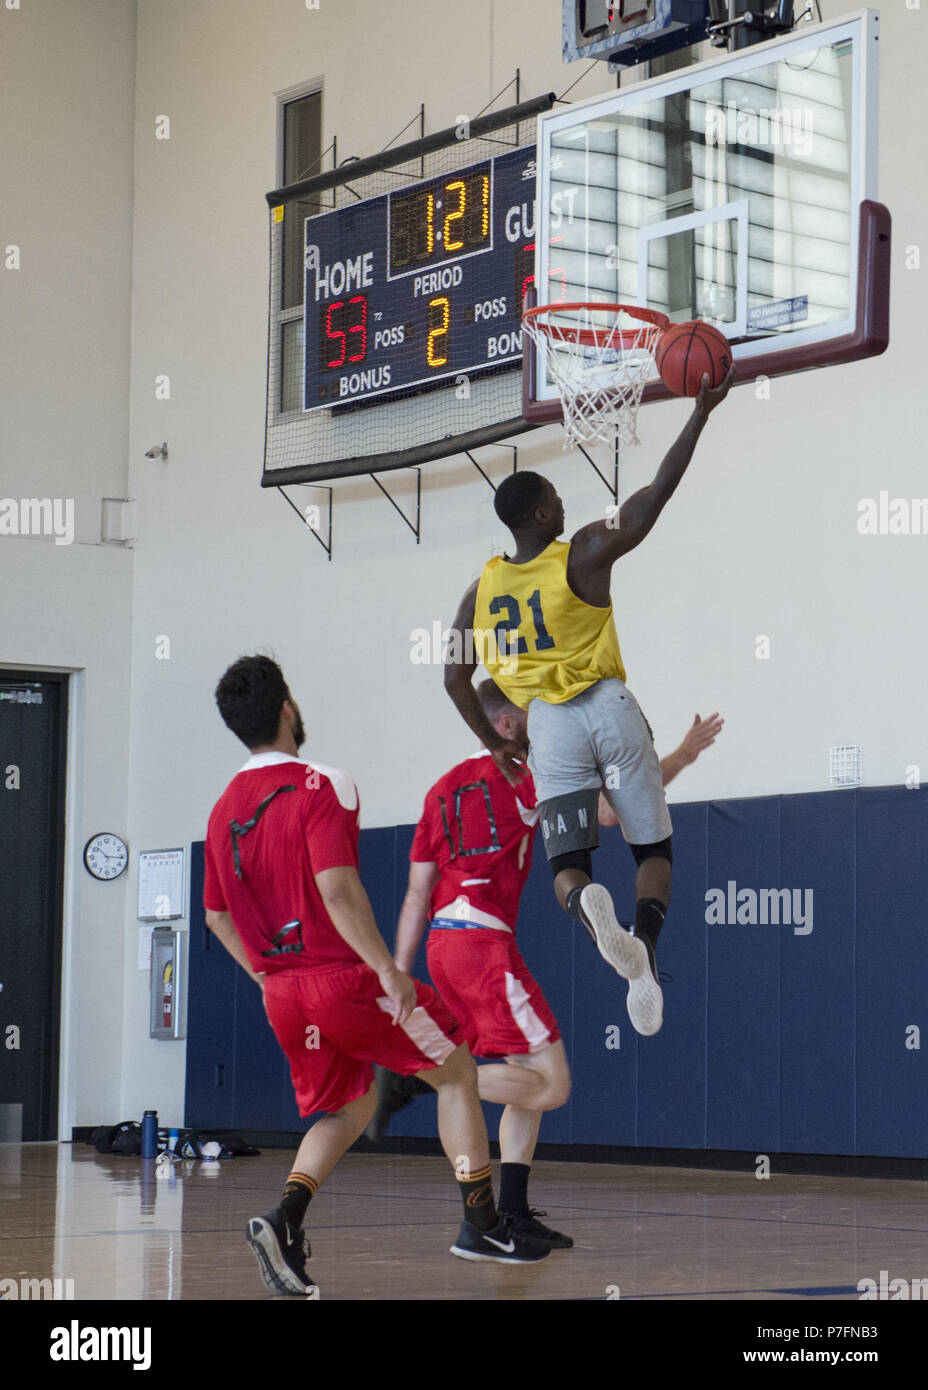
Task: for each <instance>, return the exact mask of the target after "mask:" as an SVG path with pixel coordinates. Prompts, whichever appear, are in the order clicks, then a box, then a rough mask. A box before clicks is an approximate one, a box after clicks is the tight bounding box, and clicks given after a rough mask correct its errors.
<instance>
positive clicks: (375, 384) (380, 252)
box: [303, 146, 557, 410]
mask: <svg viewBox="0 0 928 1390" xmlns="http://www.w3.org/2000/svg"><path fill="white" fill-rule="evenodd" d="M534 200H535V149H534V146H530V147H527V148H524V149H519V150H513V151H512V152H511V153H509V154H504V155H497V156H496V157H495V158H493V159H488V160H486V161H484V162H483V163H482V164H474V165H472V166H471V167H470V168H468V169H461V170H458V171H456V172H455V173H453V174H446V175H441V176H438V177H436V178H432V179H426V180H425V181H424V182H422V183H417V184H414V185H412V186H407V187H405V188H403V189H400V190H398V191H397V192H396V193H389V194H383V195H381V196H380V197H378V198H369V199H366V200H365V201H364V202H359V203H356V204H354V205H353V206H350V207H344V208H339V209H337V210H336V211H335V212H328V213H322V214H320V215H319V216H317V217H310V218H307V219H306V236H305V266H306V277H305V301H304V327H305V379H304V396H303V408H304V410H320V409H331V407H332V406H335V405H339V404H348V403H350V402H351V401H360V400H365V399H367V398H368V397H370V396H378V395H383V394H384V393H386V392H391V391H397V390H401V389H403V388H405V387H413V386H420V385H423V384H425V383H426V382H429V381H436V380H440V379H442V378H446V377H455V376H458V375H460V374H464V373H474V372H479V371H481V370H482V369H486V368H489V367H498V366H499V365H500V364H501V363H506V362H509V363H512V364H513V366H515V365H517V364H519V363H520V362H521V359H522V309H523V306H524V302H525V291H526V288H527V286H528V285H529V284H531V283H532V282H533V280H534V271H535V242H534V224H535V213H534ZM553 273H554V272H553ZM556 297H557V295H556V294H555V298H556Z"/></svg>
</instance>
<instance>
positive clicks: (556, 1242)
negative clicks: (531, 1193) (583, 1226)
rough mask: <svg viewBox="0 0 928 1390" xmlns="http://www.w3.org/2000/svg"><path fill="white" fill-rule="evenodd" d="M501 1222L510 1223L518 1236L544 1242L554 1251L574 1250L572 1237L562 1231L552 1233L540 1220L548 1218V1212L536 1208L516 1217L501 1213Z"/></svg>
mask: <svg viewBox="0 0 928 1390" xmlns="http://www.w3.org/2000/svg"><path fill="white" fill-rule="evenodd" d="M499 1215H500V1220H501V1221H508V1222H509V1224H510V1226H511V1227H512V1229H513V1231H515V1233H516V1235H518V1236H528V1237H529V1238H530V1239H531V1240H543V1241H545V1242H546V1243H547V1244H548V1245H550V1246H551V1249H552V1250H572V1249H573V1248H574V1243H573V1240H572V1239H571V1237H570V1236H565V1235H563V1234H562V1233H561V1232H560V1231H552V1229H551V1227H550V1226H545V1225H544V1223H543V1222H541V1221H539V1220H538V1217H539V1216H547V1215H548V1213H547V1212H546V1211H536V1210H535V1208H534V1207H532V1208H531V1210H530V1211H529V1212H528V1213H527V1214H524V1215H522V1216H515V1215H513V1214H512V1213H511V1212H500V1214H499Z"/></svg>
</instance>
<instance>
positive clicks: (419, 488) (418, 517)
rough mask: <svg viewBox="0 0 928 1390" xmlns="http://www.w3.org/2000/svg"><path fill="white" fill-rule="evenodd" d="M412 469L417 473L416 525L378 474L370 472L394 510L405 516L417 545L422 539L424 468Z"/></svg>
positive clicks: (404, 518)
mask: <svg viewBox="0 0 928 1390" xmlns="http://www.w3.org/2000/svg"><path fill="white" fill-rule="evenodd" d="M412 471H413V472H414V473H415V475H416V524H415V526H413V524H412V522H411V521H410V520H409V517H408V516H407V515H406V513H405V512H404V511H403V509H402V507H399V506H397V504H396V503H395V502H394V500H393V498H392V497H391V496H390V494H389V492H387V489H386V488H385V487H384V485H383V483H381V482H380V481H379V480H378V478H377V475H376V474H375V473H371V474H370V477H371V479H372V481H373V482H375V483H377V486H378V487H379V488H380V491H381V492H382V493H383V495H384V497H385V498H386V499H387V501H388V502H389V503H390V506H391V507H393V509H394V511H397V512H399V514H400V516H401V517H402V518H403V520H404V521H405V523H406V525H407V526H408V527H409V529H410V531H411V532H412V533H413V535H414V536H415V538H416V545H418V544H419V539H420V536H421V526H420V522H421V517H422V469H421V468H414V469H413V470H412Z"/></svg>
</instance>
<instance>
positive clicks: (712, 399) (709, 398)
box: [696, 362, 735, 415]
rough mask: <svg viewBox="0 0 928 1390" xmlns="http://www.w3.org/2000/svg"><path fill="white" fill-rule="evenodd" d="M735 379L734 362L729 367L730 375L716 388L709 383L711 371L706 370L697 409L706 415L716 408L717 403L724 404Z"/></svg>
mask: <svg viewBox="0 0 928 1390" xmlns="http://www.w3.org/2000/svg"><path fill="white" fill-rule="evenodd" d="M734 380H735V364H734V362H733V363H732V364H731V366H730V367H729V369H728V375H727V376H726V378H725V380H724V381H723V382H722V384H721V385H720V386H716V387H715V388H714V389H713V388H711V387H710V385H709V373H708V372H705V373H704V374H703V378H702V386H701V388H700V392H699V395H698V396H697V397H696V409H697V410H701V411H702V412H703V414H704V415H708V414H709V412H710V411H712V410H714V409H715V407H716V406H717V405H721V404H722V401H724V399H725V397H726V396H727V395H728V393H729V391H730V390H731V388H732V386H733V385H734Z"/></svg>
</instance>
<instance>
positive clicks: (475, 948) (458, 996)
mask: <svg viewBox="0 0 928 1390" xmlns="http://www.w3.org/2000/svg"><path fill="white" fill-rule="evenodd" d="M427 953H428V962H429V974H430V975H431V977H432V981H433V983H434V985H435V988H436V989H437V990H438V992H439V994H440V995H441V997H442V999H444V1001H445V1003H446V1004H447V1005H448V1007H449V1009H450V1010H451V1012H452V1013H453V1014H454V1015H455V1017H456V1018H458V1019H459V1020H460V1023H461V1028H462V1030H463V1041H464V1042H466V1043H467V1046H468V1047H469V1048H470V1050H471V1052H473V1053H474V1055H475V1056H477V1057H508V1056H518V1055H521V1054H522V1053H527V1052H539V1051H540V1050H541V1048H543V1047H547V1045H548V1044H549V1043H553V1042H557V1040H558V1038H560V1036H561V1034H560V1031H559V1029H558V1026H557V1020H556V1019H555V1017H554V1014H553V1013H552V1012H551V1010H550V1008H549V1007H548V1003H547V1000H546V999H545V997H544V995H543V994H542V992H541V987H540V985H539V984H538V982H537V980H535V979H534V977H533V976H532V974H531V972H530V971H529V969H528V966H527V965H526V964H525V961H524V960H523V959H522V953H521V951H520V950H519V948H518V946H517V945H516V939H515V937H514V936H513V935H512V933H511V932H503V931H496V930H494V929H493V928H492V927H486V928H481V927H433V928H432V930H431V931H430V932H429V938H428V945H427Z"/></svg>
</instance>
